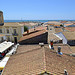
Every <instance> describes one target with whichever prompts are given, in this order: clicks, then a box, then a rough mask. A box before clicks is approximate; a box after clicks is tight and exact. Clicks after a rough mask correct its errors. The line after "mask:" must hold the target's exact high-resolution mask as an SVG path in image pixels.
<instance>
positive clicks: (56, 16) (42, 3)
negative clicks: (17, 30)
mask: <svg viewBox="0 0 75 75" xmlns="http://www.w3.org/2000/svg"><path fill="white" fill-rule="evenodd" d="M0 10H2V11H3V12H4V19H5V20H21V19H22V20H75V0H1V1H0Z"/></svg>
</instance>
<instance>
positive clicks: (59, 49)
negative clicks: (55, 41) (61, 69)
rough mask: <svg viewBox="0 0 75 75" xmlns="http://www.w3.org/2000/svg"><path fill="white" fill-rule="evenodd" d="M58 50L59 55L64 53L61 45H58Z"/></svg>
mask: <svg viewBox="0 0 75 75" xmlns="http://www.w3.org/2000/svg"><path fill="white" fill-rule="evenodd" d="M57 52H58V54H59V55H62V52H61V47H60V46H58V51H57Z"/></svg>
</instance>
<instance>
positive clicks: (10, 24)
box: [3, 22, 24, 27]
mask: <svg viewBox="0 0 75 75" xmlns="http://www.w3.org/2000/svg"><path fill="white" fill-rule="evenodd" d="M3 26H4V27H8V26H9V27H11V26H12V27H14V26H15V27H17V26H24V24H20V23H18V22H7V23H4V25H3Z"/></svg>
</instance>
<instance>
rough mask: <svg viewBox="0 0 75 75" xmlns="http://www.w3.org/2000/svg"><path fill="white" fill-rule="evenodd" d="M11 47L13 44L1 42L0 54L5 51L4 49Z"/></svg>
mask: <svg viewBox="0 0 75 75" xmlns="http://www.w3.org/2000/svg"><path fill="white" fill-rule="evenodd" d="M12 45H14V43H12V42H6V41H5V42H3V43H1V44H0V52H1V53H2V52H3V51H5V50H6V49H8V48H9V47H11V46H12Z"/></svg>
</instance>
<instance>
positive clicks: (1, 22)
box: [0, 11, 4, 26]
mask: <svg viewBox="0 0 75 75" xmlns="http://www.w3.org/2000/svg"><path fill="white" fill-rule="evenodd" d="M2 25H4V19H3V12H2V11H0V26H2Z"/></svg>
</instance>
